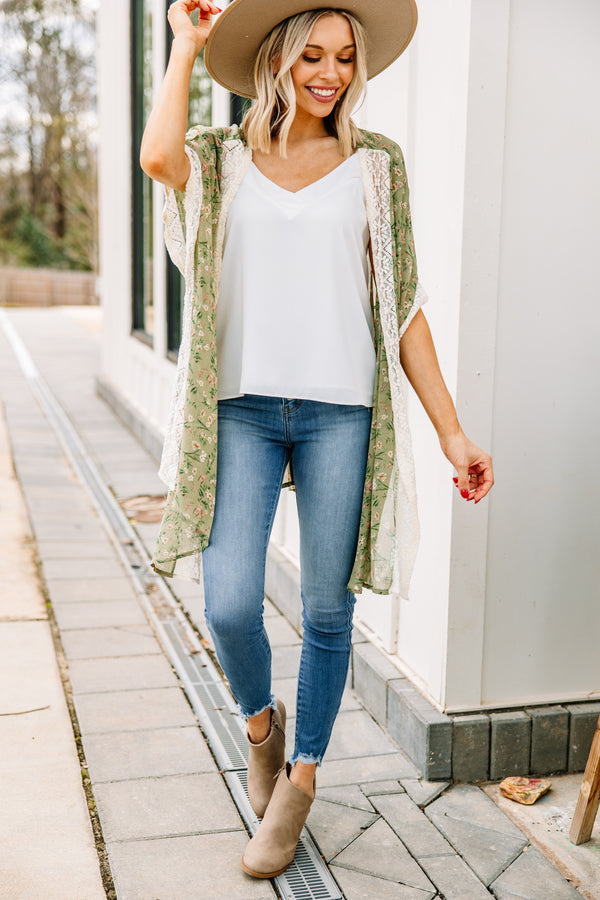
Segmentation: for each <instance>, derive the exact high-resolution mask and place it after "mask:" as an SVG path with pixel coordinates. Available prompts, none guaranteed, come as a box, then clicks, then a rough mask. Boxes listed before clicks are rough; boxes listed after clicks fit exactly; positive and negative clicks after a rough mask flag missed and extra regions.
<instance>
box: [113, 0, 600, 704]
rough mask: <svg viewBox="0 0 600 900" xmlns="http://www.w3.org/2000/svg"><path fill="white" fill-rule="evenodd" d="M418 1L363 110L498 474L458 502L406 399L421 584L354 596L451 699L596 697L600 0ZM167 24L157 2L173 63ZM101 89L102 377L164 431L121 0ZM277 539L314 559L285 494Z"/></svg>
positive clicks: (439, 333)
mask: <svg viewBox="0 0 600 900" xmlns="http://www.w3.org/2000/svg"><path fill="white" fill-rule="evenodd" d="M419 16H420V22H419V26H418V29H417V33H416V37H415V39H414V41H413V44H412V45H411V48H410V49H409V51H408V52H407V53H406V54H405V55H404V56H403V57H402V58H401V59H400V60H398V61H397V62H396V63H395V64H394V65H393V66H392V67H390V69H388V70H387V71H386V72H385V73H382V74H381V75H380V76H378V77H377V78H376V79H374V80H373V81H372V82H371V83H370V90H369V96H368V100H367V102H366V104H365V106H364V107H363V109H362V110H361V111H360V112H359V114H358V120H359V123H360V124H361V125H362V126H364V127H367V128H370V129H372V130H375V131H382V132H384V133H385V134H387V135H389V136H390V137H391V138H394V139H395V140H398V141H399V143H400V144H401V145H402V147H403V148H404V151H405V156H406V161H407V168H408V174H409V183H410V185H411V206H412V212H413V223H414V230H415V239H416V244H417V255H418V259H419V271H420V277H421V279H422V281H423V283H424V285H425V287H426V288H427V290H428V293H429V295H430V298H431V300H430V304H429V305H428V307H427V308H426V314H427V317H428V320H429V322H430V325H431V328H432V332H433V335H434V340H435V343H436V347H437V350H438V355H439V357H440V363H441V366H442V370H443V372H444V375H445V377H446V381H447V383H448V386H449V388H450V390H451V393H452V394H453V396H454V397H455V398H456V402H457V406H458V410H459V415H460V418H461V421H462V422H463V424H464V426H465V430H466V431H467V433H468V434H469V435H470V436H471V437H472V438H473V440H475V441H476V442H477V443H479V444H480V445H481V446H483V447H485V448H490V449H491V450H492V452H493V455H494V460H495V465H496V472H497V480H498V483H497V486H496V487H495V489H494V491H493V493H492V495H491V497H490V498H489V500H486V501H485V502H484V503H482V504H480V505H478V506H477V507H476V508H473V506H472V504H469V505H467V504H465V503H464V502H461V501H460V499H459V498H458V497H457V495H456V492H455V491H454V489H453V486H452V482H451V475H452V471H451V467H450V465H449V464H448V463H447V462H446V461H445V460H444V458H443V457H442V455H441V453H440V450H439V447H438V444H437V439H436V436H435V433H434V431H433V429H432V427H431V425H430V424H429V422H428V420H427V419H426V416H425V415H424V413H423V411H422V409H421V408H420V406H419V404H418V402H416V401H414V400H411V409H410V412H411V421H412V426H413V440H414V448H415V456H416V460H417V462H416V467H417V487H418V493H419V510H420V519H421V528H422V541H421V547H420V551H419V556H418V559H417V564H416V569H415V574H414V578H413V583H412V586H411V596H410V598H408V599H405V598H399V597H391V598H384V597H373V596H371V595H368V594H367V593H365V595H363V596H362V597H361V598H359V601H358V605H357V613H358V616H359V618H360V620H361V621H362V622H363V623H364V624H365V625H366V626H368V627H369V628H371V629H372V632H373V634H372V637H373V639H374V640H375V642H376V643H379V644H380V645H381V646H383V647H384V648H385V649H387V650H388V651H389V652H391V653H392V654H394V655H395V657H394V658H395V659H396V660H397V662H398V665H399V667H400V668H403V669H405V670H406V671H408V672H409V673H410V674H411V675H412V676H413V678H414V679H415V681H416V682H417V683H418V684H419V685H420V686H421V687H422V689H423V691H424V692H425V693H426V694H427V695H428V696H429V697H430V698H431V699H433V700H434V702H436V703H437V704H438V705H439V706H440V708H444V709H448V710H460V709H477V708H480V707H485V706H508V705H511V704H513V703H514V704H522V703H532V702H542V701H547V700H550V701H552V700H561V701H564V700H567V699H570V698H572V699H575V698H580V699H585V698H587V697H588V696H595V695H596V694H599V693H600V675H599V669H600V667H599V665H598V663H597V656H598V655H597V652H596V653H595V652H594V649H595V647H594V643H595V635H596V634H597V633H598V631H599V628H598V626H599V625H600V622H599V616H600V613H599V612H598V610H599V609H600V605H599V604H598V599H600V598H599V597H598V569H597V562H596V560H595V555H594V551H595V547H597V545H598V537H599V532H600V528H599V522H598V512H597V510H598V504H597V500H598V497H597V490H596V488H595V485H594V471H595V470H594V467H593V465H592V462H593V460H592V453H594V455H597V453H596V452H595V451H596V448H597V446H598V437H599V435H598V416H597V415H595V414H594V411H595V408H596V406H597V399H596V396H597V387H598V377H597V375H595V372H596V371H597V366H596V367H594V365H593V360H592V346H594V348H595V344H596V343H597V336H598V314H597V302H596V293H597V288H596V287H595V281H594V275H595V268H593V267H594V263H595V255H594V252H593V249H595V248H594V244H595V243H597V241H598V237H599V236H600V228H599V225H600V222H599V214H598V204H597V200H596V203H595V204H594V203H593V202H592V198H594V197H595V198H597V197H598V196H599V195H600V192H599V191H598V188H599V184H598V166H597V160H598V158H599V156H600V153H599V151H600V121H599V119H600V117H599V114H598V104H597V97H596V94H597V90H596V89H597V85H598V83H599V75H600V72H599V66H600V57H599V55H598V53H597V47H598V38H599V37H600V6H599V5H598V4H596V2H595V0H574V2H571V3H569V4H566V2H565V0H518V2H510V0H419ZM164 27H165V24H164V22H163V21H162V19H161V16H160V15H158V14H157V16H155V28H156V29H157V32H156V42H155V43H156V46H157V48H159V50H158V51H157V61H156V66H155V73H156V78H158V76H159V74H160V71H161V66H162V59H161V53H162V48H163V47H164ZM100 100H101V106H100V113H101V161H100V179H101V292H102V298H103V305H104V310H105V335H104V351H103V375H104V377H105V378H106V379H107V380H108V381H109V382H111V383H112V384H113V385H114V386H115V387H116V388H117V389H118V391H120V392H121V394H122V395H123V396H124V397H125V398H126V399H127V400H128V401H129V403H130V404H131V405H132V406H133V407H134V408H136V409H137V410H138V411H139V412H140V414H141V415H142V416H143V417H144V418H145V419H146V420H147V421H149V422H151V423H153V424H155V425H156V426H157V428H163V427H164V425H165V422H166V419H167V413H168V405H169V398H170V391H171V384H172V379H173V374H174V366H173V364H172V363H171V362H169V361H168V360H167V359H166V356H165V345H166V336H165V333H164V327H163V326H164V320H165V316H164V302H165V301H164V294H165V288H164V255H163V254H164V250H163V248H162V236H161V223H160V216H159V215H157V216H156V223H155V228H156V231H155V252H156V260H155V287H154V296H155V304H156V320H157V334H156V340H155V345H154V348H151V347H148V346H146V345H145V344H143V343H141V342H140V341H139V340H138V339H136V338H134V337H132V336H131V334H130V327H131V313H130V308H131V296H130V292H131V266H130V258H131V222H130V214H131V213H130V199H131V186H130V137H129V127H130V126H129V10H128V4H123V3H122V2H121V0H103V2H102V4H101V8H100ZM213 101H214V102H213V109H214V110H215V112H216V113H218V115H216V118H215V124H217V123H218V124H221V123H222V122H223V121H224V118H223V115H224V113H226V109H227V103H226V95H224V92H223V91H221V90H220V89H218V88H216V89H215V95H214V97H213ZM161 206H162V188H161V187H160V186H158V185H157V186H156V188H155V210H157V211H159V210H160V208H161ZM575 304H576V306H575V309H576V312H577V316H574V315H573V313H572V311H571V308H572V306H573V305H575ZM594 334H595V335H596V340H594ZM273 539H274V540H275V541H277V542H278V543H279V544H280V545H282V546H283V547H284V548H285V550H286V553H287V555H288V556H289V557H290V558H292V559H295V560H296V561H297V559H298V540H299V537H298V526H297V520H296V517H295V512H294V497H293V495H292V494H290V493H289V492H284V496H283V500H282V505H281V509H280V513H279V514H278V518H277V521H276V524H275V528H274V532H273Z"/></svg>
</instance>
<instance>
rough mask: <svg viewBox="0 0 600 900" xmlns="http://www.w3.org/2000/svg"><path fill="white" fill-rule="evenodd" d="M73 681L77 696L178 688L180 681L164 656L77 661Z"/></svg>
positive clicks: (71, 671)
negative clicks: (105, 692)
mask: <svg viewBox="0 0 600 900" xmlns="http://www.w3.org/2000/svg"><path fill="white" fill-rule="evenodd" d="M69 680H70V682H71V687H72V688H73V693H74V694H98V693H102V692H104V691H134V690H144V689H147V688H161V687H178V681H177V678H176V677H175V674H174V673H173V670H172V669H171V666H170V665H169V663H168V662H167V660H166V658H165V657H164V656H163V655H162V653H151V654H148V655H147V656H114V657H103V658H101V659H74V660H71V662H70V663H69Z"/></svg>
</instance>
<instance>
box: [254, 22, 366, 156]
mask: <svg viewBox="0 0 600 900" xmlns="http://www.w3.org/2000/svg"><path fill="white" fill-rule="evenodd" d="M336 14H337V15H341V16H344V18H346V19H347V20H348V22H349V23H350V27H351V29H352V33H353V35H354V43H355V45H356V51H355V58H354V73H353V76H352V81H351V82H350V84H349V85H348V87H347V89H346V90H345V91H344V93H343V94H342V97H341V99H340V100H339V101H338V103H336V105H335V107H334V109H333V111H332V112H331V113H330V114H329V115H328V116H327V117H326V118H325V128H326V129H327V132H328V133H329V134H331V135H333V136H334V137H337V139H338V141H339V145H340V152H341V154H342V156H344V157H346V156H349V155H350V154H351V153H352V152H353V151H354V150H355V149H356V145H357V143H358V128H357V127H356V125H355V124H354V122H353V121H352V119H351V118H350V115H351V113H352V110H353V109H354V108H355V107H356V106H358V104H359V102H360V101H361V100H362V99H363V97H364V93H365V87H366V84H367V38H366V34H365V30H364V28H363V26H362V25H361V24H360V22H359V21H358V19H356V18H355V17H354V16H353V15H352V14H351V13H349V12H346V11H345V10H334V9H313V10H308V11H307V12H303V13H299V14H298V15H295V16H290V18H289V19H285V20H284V21H283V22H280V23H279V25H276V26H275V28H274V29H273V30H272V31H271V32H270V33H269V34H268V35H267V36H266V38H265V39H264V40H263V42H262V44H261V45H260V49H259V51H258V54H257V56H256V62H255V64H254V83H255V85H256V92H257V99H256V100H255V101H254V103H253V104H252V106H251V107H250V109H249V110H248V111H247V112H246V114H245V116H244V118H243V121H242V130H243V132H244V134H245V136H246V140H247V141H248V145H249V146H250V147H251V148H252V149H253V150H254V149H256V150H261V151H262V152H263V153H269V152H270V150H271V141H272V139H273V138H274V137H276V136H277V137H278V138H279V153H280V155H281V156H284V157H285V156H286V146H287V139H288V135H289V131H290V128H291V126H292V122H293V121H294V116H295V115H296V93H295V90H294V82H293V79H292V73H291V68H292V66H293V65H294V64H295V63H296V62H297V60H298V59H299V57H300V55H301V53H302V51H303V50H304V48H305V46H306V44H307V42H308V38H309V35H310V33H311V31H312V29H313V27H314V25H315V22H316V21H317V20H318V19H320V18H321V17H322V16H328V15H336ZM274 63H276V64H277V66H278V72H277V74H276V75H275V74H274V73H273V64H274Z"/></svg>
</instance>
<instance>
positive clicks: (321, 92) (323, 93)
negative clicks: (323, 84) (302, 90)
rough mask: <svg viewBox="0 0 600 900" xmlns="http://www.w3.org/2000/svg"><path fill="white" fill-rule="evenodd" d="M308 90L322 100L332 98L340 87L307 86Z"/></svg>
mask: <svg viewBox="0 0 600 900" xmlns="http://www.w3.org/2000/svg"><path fill="white" fill-rule="evenodd" d="M306 90H307V91H309V92H310V93H311V94H312V96H313V97H314V98H315V99H316V100H320V101H321V102H328V101H329V100H332V99H333V98H334V97H335V95H336V94H337V92H338V88H317V87H307V88H306Z"/></svg>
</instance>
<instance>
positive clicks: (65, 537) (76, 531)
mask: <svg viewBox="0 0 600 900" xmlns="http://www.w3.org/2000/svg"><path fill="white" fill-rule="evenodd" d="M32 520H33V530H34V532H35V537H36V540H38V541H53V540H54V541H65V542H71V541H101V540H102V539H103V538H105V537H106V531H105V530H104V528H103V527H102V525H101V524H100V523H99V522H98V524H96V523H95V522H93V521H88V522H60V523H59V522H42V521H40V520H38V519H36V518H35V517H32Z"/></svg>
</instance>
